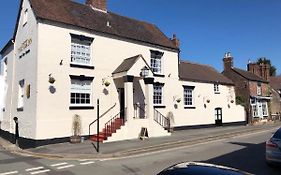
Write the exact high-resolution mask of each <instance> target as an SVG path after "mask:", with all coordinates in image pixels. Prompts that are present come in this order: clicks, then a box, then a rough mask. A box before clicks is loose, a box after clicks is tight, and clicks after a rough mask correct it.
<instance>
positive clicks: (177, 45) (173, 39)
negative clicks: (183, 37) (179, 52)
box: [171, 34, 180, 48]
mask: <svg viewBox="0 0 281 175" xmlns="http://www.w3.org/2000/svg"><path fill="white" fill-rule="evenodd" d="M171 41H173V43H174V44H175V45H176V47H177V48H179V47H180V40H179V39H178V38H177V36H176V34H173V38H172V39H171Z"/></svg>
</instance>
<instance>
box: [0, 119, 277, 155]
mask: <svg viewBox="0 0 281 175" xmlns="http://www.w3.org/2000/svg"><path fill="white" fill-rule="evenodd" d="M279 127H281V123H280V122H276V123H270V124H268V123H267V124H263V125H255V126H252V125H249V126H223V127H214V128H203V129H189V130H182V131H174V132H173V133H172V135H171V136H167V137H158V138H148V139H145V140H140V139H135V140H125V141H118V142H110V143H100V151H99V153H97V151H96V142H92V141H90V140H85V141H84V142H83V143H78V144H71V143H60V144H51V145H46V146H41V147H37V148H32V149H25V150H23V149H20V148H18V147H16V146H15V145H13V144H11V143H10V142H8V141H6V140H4V139H2V138H1V137H0V146H2V147H3V148H4V149H6V150H8V151H10V152H12V153H15V154H20V155H24V156H33V157H39V158H49V159H69V160H71V159H115V158H124V157H133V156H139V155H144V154H152V153H156V152H162V151H167V150H172V149H178V148H180V147H185V146H190V145H196V144H202V143H206V142H213V141H219V140H223V139H227V138H232V137H235V136H241V135H248V134H252V133H259V132H265V131H269V130H272V131H274V130H277V128H279Z"/></svg>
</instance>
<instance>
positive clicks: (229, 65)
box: [223, 52, 233, 71]
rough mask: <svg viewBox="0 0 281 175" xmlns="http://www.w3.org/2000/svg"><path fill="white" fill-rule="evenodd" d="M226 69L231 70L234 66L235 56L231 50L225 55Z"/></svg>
mask: <svg viewBox="0 0 281 175" xmlns="http://www.w3.org/2000/svg"><path fill="white" fill-rule="evenodd" d="M223 64H224V71H227V70H230V69H232V68H233V57H232V56H231V53H230V52H226V53H225V54H224V57H223Z"/></svg>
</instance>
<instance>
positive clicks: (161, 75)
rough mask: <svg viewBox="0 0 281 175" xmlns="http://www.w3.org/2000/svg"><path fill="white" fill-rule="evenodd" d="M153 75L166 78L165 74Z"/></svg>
mask: <svg viewBox="0 0 281 175" xmlns="http://www.w3.org/2000/svg"><path fill="white" fill-rule="evenodd" d="M153 75H154V77H165V75H163V74H157V73H154V74H153Z"/></svg>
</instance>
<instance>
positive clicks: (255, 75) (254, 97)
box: [223, 53, 271, 123]
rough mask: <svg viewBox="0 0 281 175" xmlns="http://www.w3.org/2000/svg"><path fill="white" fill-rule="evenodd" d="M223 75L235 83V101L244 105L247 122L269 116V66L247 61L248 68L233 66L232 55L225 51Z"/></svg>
mask: <svg viewBox="0 0 281 175" xmlns="http://www.w3.org/2000/svg"><path fill="white" fill-rule="evenodd" d="M223 62H224V71H223V75H224V76H226V77H228V78H229V79H230V80H232V81H233V82H234V84H235V92H236V96H237V101H238V102H239V103H241V104H243V105H244V106H245V110H246V114H247V123H252V122H254V120H262V119H267V118H268V117H269V116H270V110H269V106H270V100H271V96H270V87H269V81H268V79H269V77H270V76H269V66H268V65H257V64H256V63H249V64H248V70H247V71H245V70H242V69H238V68H235V67H233V57H232V56H231V54H230V53H226V54H225V56H224V58H223Z"/></svg>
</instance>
